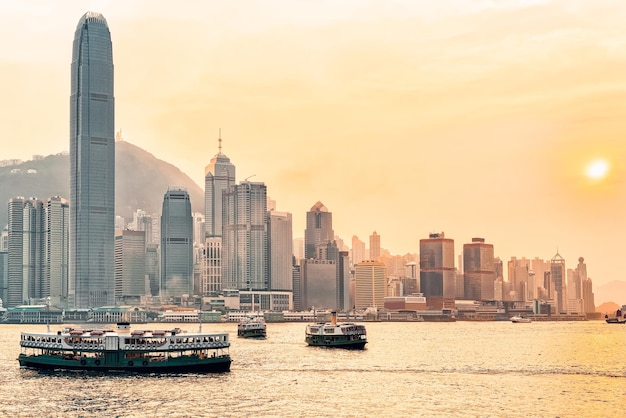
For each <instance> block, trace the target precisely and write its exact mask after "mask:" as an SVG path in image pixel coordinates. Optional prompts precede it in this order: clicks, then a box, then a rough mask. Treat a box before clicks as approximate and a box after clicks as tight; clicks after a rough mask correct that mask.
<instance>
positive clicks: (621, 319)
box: [604, 305, 626, 324]
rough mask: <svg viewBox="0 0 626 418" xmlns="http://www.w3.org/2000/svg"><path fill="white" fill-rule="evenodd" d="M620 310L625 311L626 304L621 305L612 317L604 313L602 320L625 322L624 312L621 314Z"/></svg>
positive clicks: (613, 322) (608, 322)
mask: <svg viewBox="0 0 626 418" xmlns="http://www.w3.org/2000/svg"><path fill="white" fill-rule="evenodd" d="M622 312H626V305H622V308H621V309H618V310H617V311H616V312H615V316H614V317H611V318H609V316H608V315H604V320H605V321H606V323H607V324H626V314H625V315H623V316H622Z"/></svg>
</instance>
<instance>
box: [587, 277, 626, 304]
mask: <svg viewBox="0 0 626 418" xmlns="http://www.w3.org/2000/svg"><path fill="white" fill-rule="evenodd" d="M593 296H594V301H595V304H596V306H600V305H601V304H603V303H606V302H614V303H616V304H618V305H619V306H622V305H626V282H625V281H622V280H613V281H612V282H609V283H607V284H605V285H602V286H598V287H597V288H595V287H594V289H593Z"/></svg>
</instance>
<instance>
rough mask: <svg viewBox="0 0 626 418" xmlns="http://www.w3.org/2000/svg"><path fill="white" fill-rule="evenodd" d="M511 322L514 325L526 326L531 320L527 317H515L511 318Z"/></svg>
mask: <svg viewBox="0 0 626 418" xmlns="http://www.w3.org/2000/svg"><path fill="white" fill-rule="evenodd" d="M511 322H513V323H514V324H527V323H529V322H531V319H530V318H528V317H527V316H522V315H515V316H512V317H511Z"/></svg>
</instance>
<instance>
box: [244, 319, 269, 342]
mask: <svg viewBox="0 0 626 418" xmlns="http://www.w3.org/2000/svg"><path fill="white" fill-rule="evenodd" d="M266 335H267V324H266V323H265V321H264V320H263V318H260V317H254V318H251V317H248V318H244V319H242V320H241V322H239V324H238V325H237V336H238V337H243V338H265V336H266Z"/></svg>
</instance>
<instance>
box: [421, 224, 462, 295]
mask: <svg viewBox="0 0 626 418" xmlns="http://www.w3.org/2000/svg"><path fill="white" fill-rule="evenodd" d="M455 275H456V273H455V271H454V240H452V239H450V238H445V235H444V233H443V232H442V233H436V234H430V236H429V238H428V239H421V240H420V290H421V292H422V293H424V296H426V297H427V298H443V299H454V297H455V294H456V290H455V286H456V285H455ZM429 306H430V305H429Z"/></svg>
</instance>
